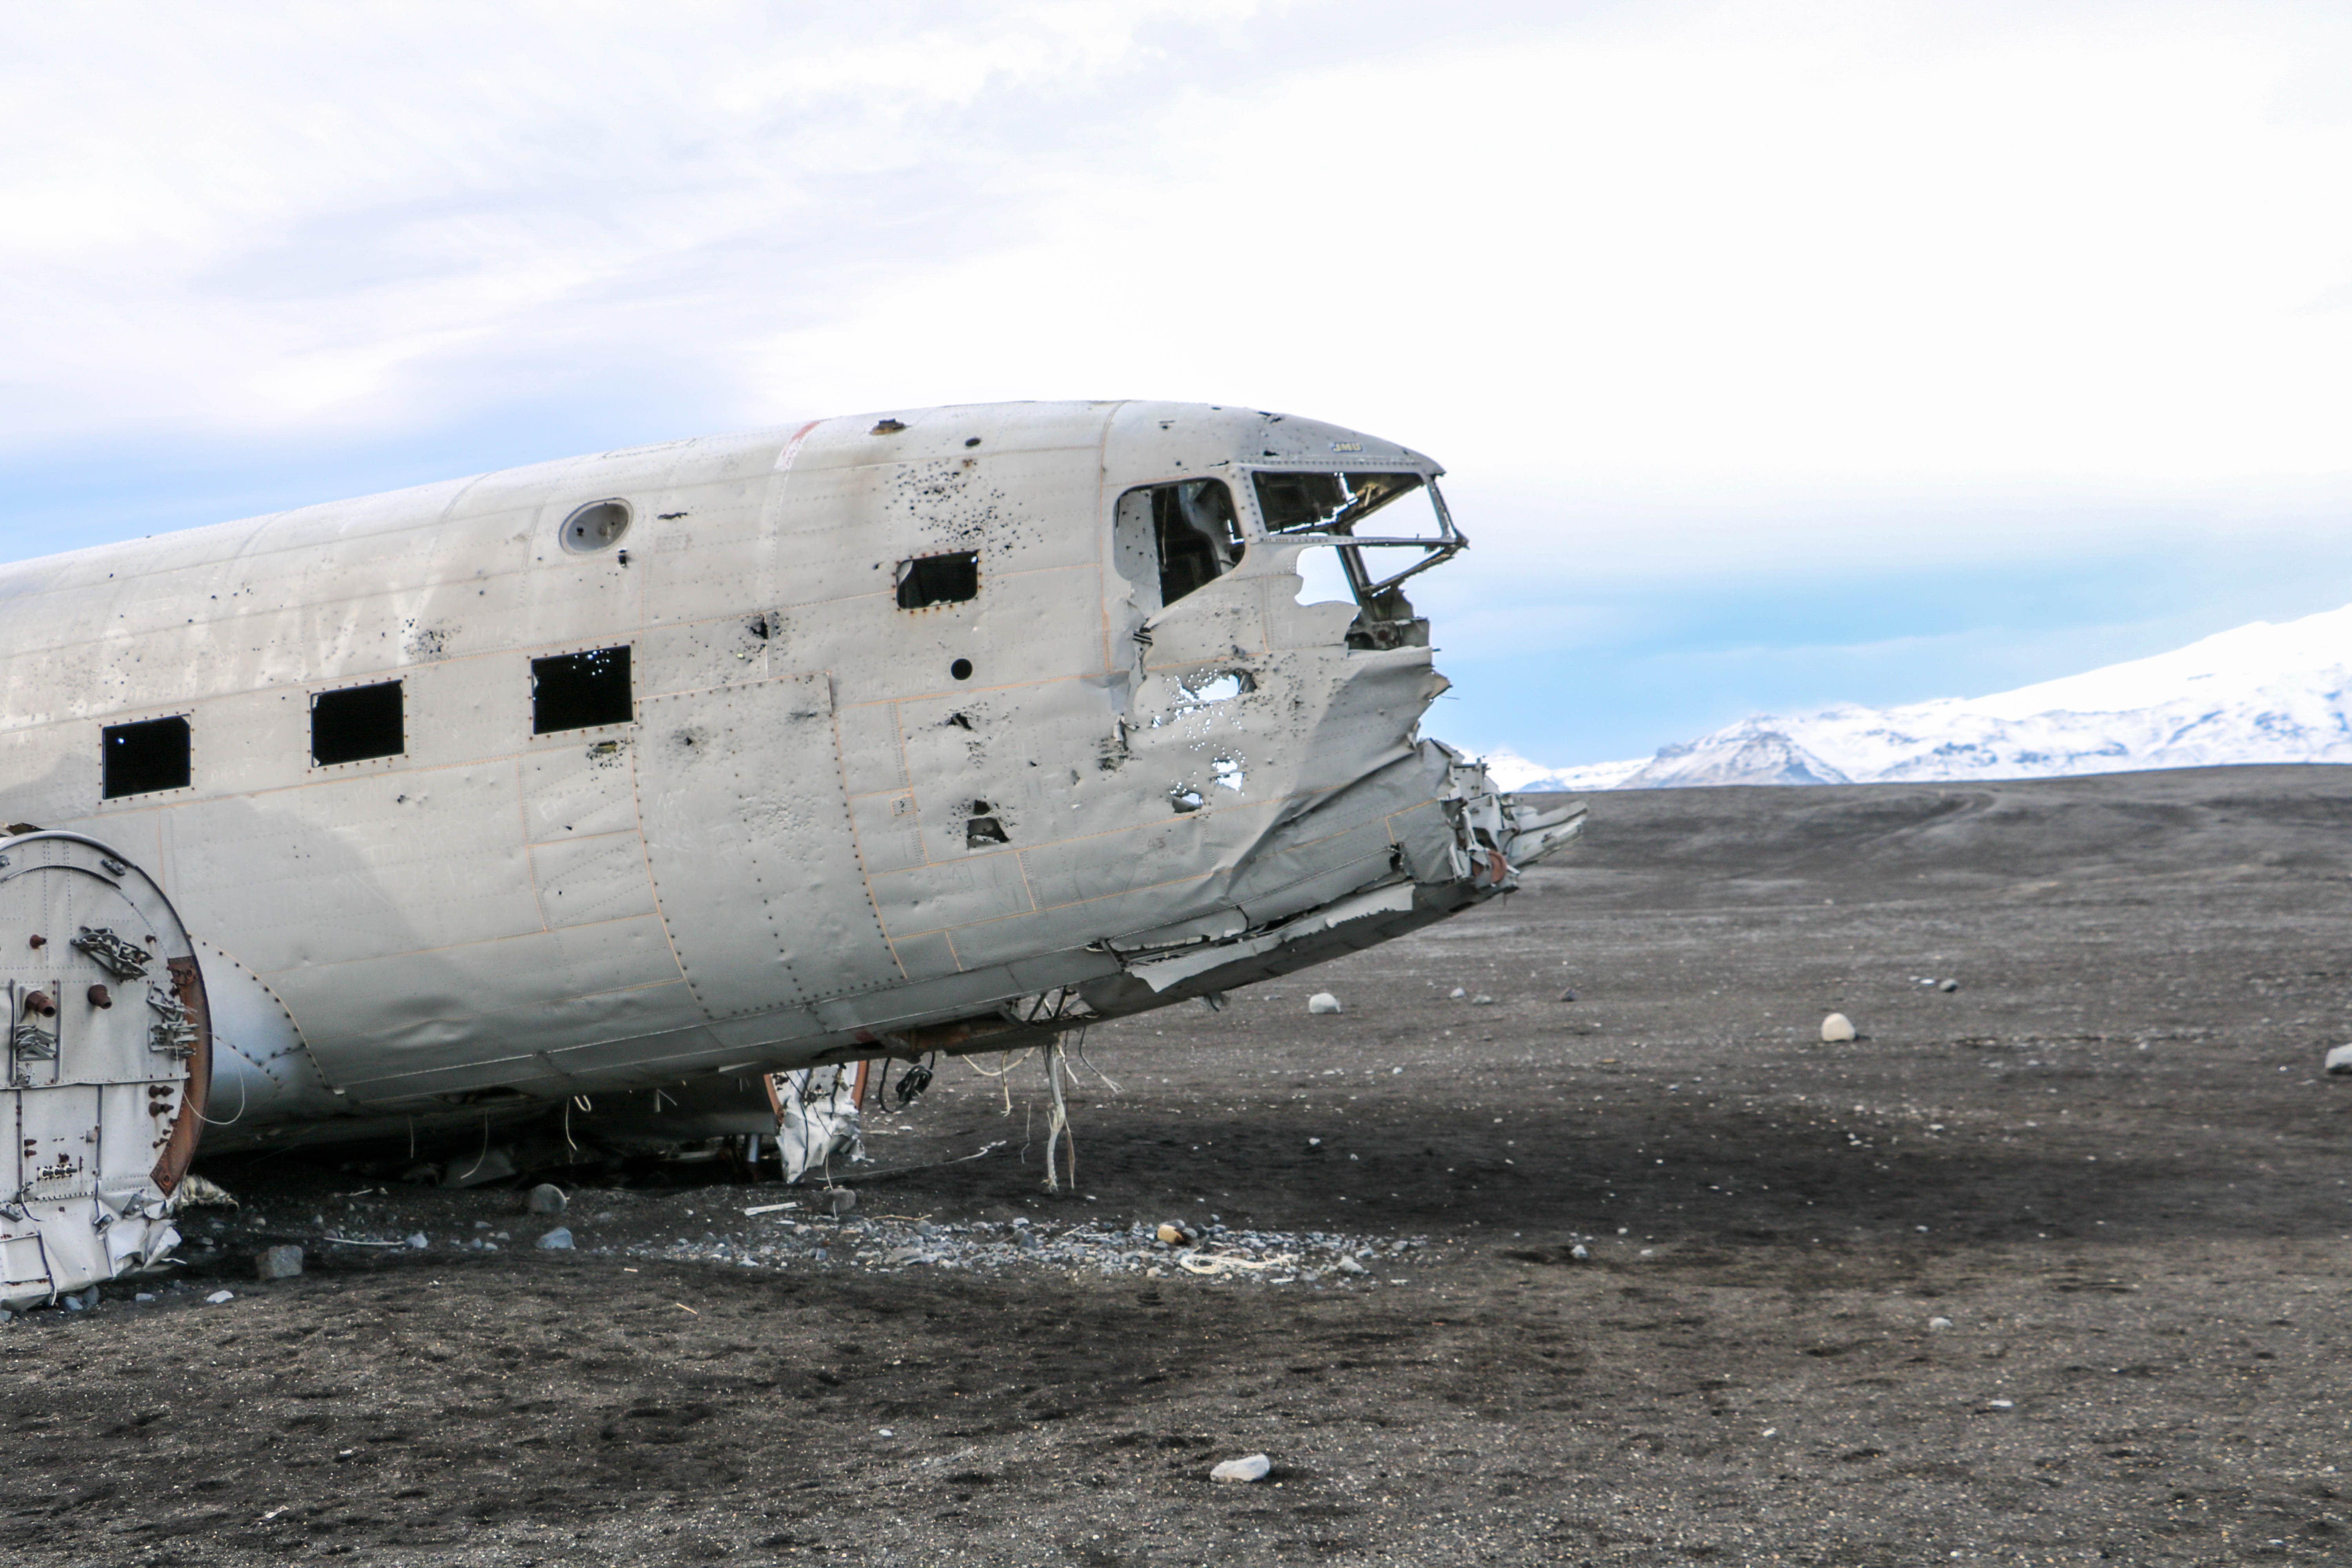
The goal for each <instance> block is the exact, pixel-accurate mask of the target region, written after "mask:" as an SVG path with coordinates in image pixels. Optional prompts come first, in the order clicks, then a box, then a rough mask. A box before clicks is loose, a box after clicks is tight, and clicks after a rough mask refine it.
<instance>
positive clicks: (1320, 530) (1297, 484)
mask: <svg viewBox="0 0 2352 1568" xmlns="http://www.w3.org/2000/svg"><path fill="white" fill-rule="evenodd" d="M1250 478H1251V480H1252V483H1253V485H1254V486H1255V489H1256V492H1257V508H1258V514H1259V516H1260V517H1261V518H1262V519H1263V520H1264V521H1265V530H1266V532H1267V533H1268V534H1270V535H1273V536H1276V537H1278V538H1286V539H1302V538H1303V539H1311V540H1313V541H1314V542H1318V543H1322V542H1328V543H1329V544H1331V545H1332V546H1333V547H1334V549H1335V550H1336V552H1337V553H1338V555H1339V565H1340V569H1341V570H1342V571H1343V572H1345V573H1346V574H1347V577H1348V587H1349V592H1350V593H1352V594H1353V595H1355V599H1356V603H1357V604H1358V605H1360V606H1361V608H1362V614H1361V615H1360V616H1357V618H1356V623H1355V624H1354V625H1353V626H1349V628H1348V646H1349V647H1353V648H1391V647H1408V646H1412V647H1427V646H1428V643H1429V623H1428V622H1427V621H1425V620H1423V619H1420V618H1419V617H1417V616H1415V615H1414V614H1413V609H1412V603H1411V601H1409V600H1408V599H1406V597H1405V596H1404V591H1403V588H1402V584H1403V583H1404V581H1405V579H1407V578H1408V577H1414V576H1418V575H1419V574H1422V573H1423V572H1426V571H1428V570H1429V569H1430V568H1431V567H1433V566H1438V565H1442V564H1444V563H1446V562H1448V561H1451V560H1452V559H1454V556H1456V555H1458V554H1460V553H1461V552H1463V551H1465V550H1466V549H1468V548H1469V547H1470V541H1469V540H1468V539H1466V538H1465V537H1464V536H1463V533H1462V531H1461V530H1460V529H1458V528H1456V527H1454V517H1453V514H1452V513H1450V512H1448V511H1447V510H1445V498H1444V495H1442V494H1440V493H1439V491H1438V489H1437V479H1436V477H1435V476H1434V475H1424V474H1421V473H1416V472H1413V471H1412V470H1410V469H1407V470H1403V471H1398V470H1381V471H1364V472H1339V473H1335V472H1332V471H1330V470H1328V469H1307V470H1300V469H1276V468H1260V469H1256V470H1255V471H1254V472H1253V473H1252V474H1251V476H1250ZM1416 492H1419V493H1423V494H1425V495H1426V496H1427V498H1428V500H1429V509H1430V515H1431V518H1432V520H1433V523H1434V531H1432V532H1426V533H1415V532H1406V533H1397V534H1385V533H1382V534H1367V533H1359V532H1358V531H1357V530H1358V528H1359V527H1360V525H1361V524H1362V523H1363V522H1364V521H1365V520H1366V519H1367V518H1370V516H1371V515H1372V514H1373V513H1374V512H1377V511H1380V510H1382V509H1383V508H1385V507H1388V506H1390V505H1391V504H1392V503H1393V502H1396V501H1398V500H1402V499H1403V498H1405V497H1407V496H1410V495H1413V494H1415V493H1416ZM1390 515H1391V517H1392V518H1393V517H1395V516H1396V515H1397V514H1395V513H1391V514H1390ZM1367 550H1418V551H1420V552H1422V554H1421V558H1420V559H1419V560H1417V561H1414V562H1412V563H1410V564H1408V565H1407V566H1406V567H1405V568H1404V569H1403V570H1402V571H1400V572H1391V573H1390V574H1387V575H1385V576H1383V575H1381V574H1377V573H1375V572H1374V571H1373V570H1372V568H1371V567H1370V566H1369V565H1367V564H1366V563H1365V558H1364V552H1365V551H1367Z"/></svg>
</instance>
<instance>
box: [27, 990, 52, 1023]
mask: <svg viewBox="0 0 2352 1568" xmlns="http://www.w3.org/2000/svg"><path fill="white" fill-rule="evenodd" d="M25 1011H26V1012H27V1013H31V1014H34V1015H36V1016H39V1017H43V1018H54V1017H56V1016H58V1005H57V1004H56V1003H54V1002H52V1001H50V1000H49V994H48V993H47V992H46V991H27V992H26V993H25Z"/></svg>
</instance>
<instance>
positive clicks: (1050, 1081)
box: [1045, 1036, 1078, 1193]
mask: <svg viewBox="0 0 2352 1568" xmlns="http://www.w3.org/2000/svg"><path fill="white" fill-rule="evenodd" d="M1069 1070H1070V1064H1069V1053H1068V1052H1067V1051H1066V1050H1065V1049H1064V1048H1063V1046H1062V1041H1061V1037H1059V1036H1056V1037H1055V1038H1054V1041H1053V1043H1052V1044H1051V1045H1049V1046H1047V1047H1045V1082H1046V1084H1047V1086H1048V1087H1049V1088H1051V1089H1053V1091H1054V1117H1053V1121H1051V1122H1049V1123H1048V1124H1047V1126H1046V1130H1045V1190H1046V1191H1047V1192H1049V1193H1056V1192H1059V1191H1061V1190H1062V1184H1061V1173H1060V1171H1059V1170H1058V1169H1057V1168H1056V1166H1055V1160H1054V1154H1055V1150H1056V1149H1062V1150H1065V1151H1066V1153H1065V1156H1064V1157H1065V1158H1066V1159H1067V1160H1068V1162H1069V1184H1070V1190H1071V1191H1072V1192H1076V1190H1077V1186H1078V1141H1077V1139H1076V1137H1074V1136H1072V1134H1071V1131H1070V1104H1069V1100H1068V1098H1067V1096H1066V1091H1065V1081H1064V1080H1065V1079H1066V1078H1067V1077H1068V1075H1069Z"/></svg>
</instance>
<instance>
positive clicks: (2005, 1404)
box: [1985, 1399, 2017, 1410]
mask: <svg viewBox="0 0 2352 1568" xmlns="http://www.w3.org/2000/svg"><path fill="white" fill-rule="evenodd" d="M1985 1404H1986V1405H1987V1406H1989V1407H1990V1408H1991V1409H1994V1410H2014V1409H2016V1408H2017V1401H2015V1400H2014V1399H1988V1400H1986V1401H1985Z"/></svg>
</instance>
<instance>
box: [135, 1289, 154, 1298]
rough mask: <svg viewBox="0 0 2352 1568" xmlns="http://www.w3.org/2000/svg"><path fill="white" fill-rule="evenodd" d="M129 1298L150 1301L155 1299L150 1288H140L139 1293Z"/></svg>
mask: <svg viewBox="0 0 2352 1568" xmlns="http://www.w3.org/2000/svg"><path fill="white" fill-rule="evenodd" d="M154 1299H155V1292H154V1291H152V1290H142V1291H140V1292H139V1294H137V1295H136V1296H133V1297H131V1300H134V1301H152V1300H154Z"/></svg>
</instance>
